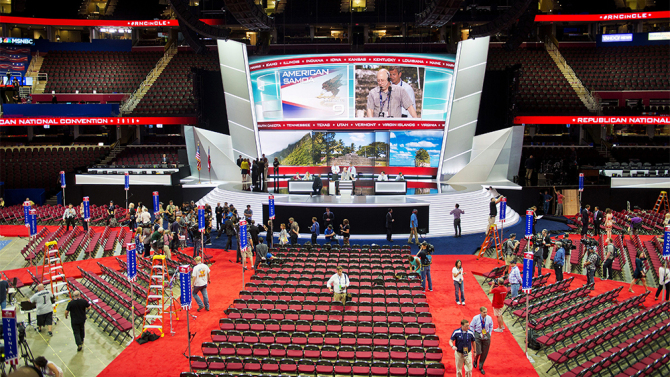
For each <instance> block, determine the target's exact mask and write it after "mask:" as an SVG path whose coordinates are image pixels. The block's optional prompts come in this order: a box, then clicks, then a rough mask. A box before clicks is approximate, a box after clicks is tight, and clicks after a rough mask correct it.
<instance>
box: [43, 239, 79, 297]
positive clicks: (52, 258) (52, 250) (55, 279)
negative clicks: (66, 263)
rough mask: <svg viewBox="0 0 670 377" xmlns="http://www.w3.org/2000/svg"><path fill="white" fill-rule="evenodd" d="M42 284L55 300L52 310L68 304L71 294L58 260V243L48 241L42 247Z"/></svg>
mask: <svg viewBox="0 0 670 377" xmlns="http://www.w3.org/2000/svg"><path fill="white" fill-rule="evenodd" d="M42 284H44V285H49V289H50V291H51V294H52V296H53V297H54V298H55V300H56V301H55V302H54V305H55V306H54V310H56V308H57V307H58V304H60V303H63V302H69V301H70V300H71V299H72V294H71V292H70V289H69V288H68V285H67V278H66V276H65V269H64V268H63V261H62V260H61V258H60V252H59V251H58V243H57V242H56V241H50V242H47V243H46V244H45V245H44V263H43V264H42ZM61 296H65V297H61Z"/></svg>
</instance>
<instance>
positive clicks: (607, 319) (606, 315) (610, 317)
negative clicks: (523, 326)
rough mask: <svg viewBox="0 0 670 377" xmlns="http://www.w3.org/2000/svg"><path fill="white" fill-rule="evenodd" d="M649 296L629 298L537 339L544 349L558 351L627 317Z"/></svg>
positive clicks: (645, 294)
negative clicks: (561, 346) (568, 343)
mask: <svg viewBox="0 0 670 377" xmlns="http://www.w3.org/2000/svg"><path fill="white" fill-rule="evenodd" d="M648 295H649V291H647V292H645V293H643V294H641V295H638V296H634V297H631V298H629V299H628V300H626V301H624V302H621V303H619V304H617V305H615V306H610V307H606V308H603V309H601V310H600V311H598V312H596V313H595V314H593V315H590V316H588V317H586V318H583V319H581V320H579V321H576V322H573V323H572V324H570V325H568V326H562V327H559V328H558V329H557V330H555V331H552V332H549V333H548V334H546V335H542V336H539V337H538V338H537V339H535V340H536V341H537V342H538V343H540V344H541V345H542V346H544V347H552V349H553V350H554V351H556V347H557V346H559V345H561V344H563V343H565V342H567V341H570V340H571V339H573V338H574V337H575V336H580V334H581V333H583V332H591V331H595V330H597V329H598V326H602V325H605V326H609V325H612V324H613V323H614V322H617V321H619V320H620V319H621V317H622V316H627V315H629V314H630V311H631V310H633V309H636V308H638V307H639V306H640V305H641V304H642V303H643V302H644V301H645V299H646V298H647V296H648Z"/></svg>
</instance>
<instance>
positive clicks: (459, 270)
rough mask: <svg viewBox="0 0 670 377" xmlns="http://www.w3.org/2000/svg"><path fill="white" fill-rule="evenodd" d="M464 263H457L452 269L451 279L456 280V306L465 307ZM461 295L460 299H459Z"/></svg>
mask: <svg viewBox="0 0 670 377" xmlns="http://www.w3.org/2000/svg"><path fill="white" fill-rule="evenodd" d="M463 275H465V272H464V271H463V262H461V261H460V260H457V261H456V265H455V266H454V268H452V269H451V278H452V279H453V280H454V293H455V294H456V304H457V305H465V291H464V289H463V284H464V283H463ZM459 293H460V297H459Z"/></svg>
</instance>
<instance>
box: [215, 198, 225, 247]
mask: <svg viewBox="0 0 670 377" xmlns="http://www.w3.org/2000/svg"><path fill="white" fill-rule="evenodd" d="M214 214H215V215H216V230H217V231H219V230H220V229H221V228H222V227H223V207H221V203H216V208H214ZM219 234H220V233H219ZM219 237H220V236H217V237H216V238H219Z"/></svg>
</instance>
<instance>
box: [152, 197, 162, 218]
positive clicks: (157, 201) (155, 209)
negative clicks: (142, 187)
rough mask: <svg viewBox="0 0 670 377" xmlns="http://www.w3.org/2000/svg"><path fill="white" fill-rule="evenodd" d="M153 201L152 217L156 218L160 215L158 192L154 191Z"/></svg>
mask: <svg viewBox="0 0 670 377" xmlns="http://www.w3.org/2000/svg"><path fill="white" fill-rule="evenodd" d="M153 199H154V216H155V217H156V218H158V215H159V214H160V200H159V198H158V191H154V193H153Z"/></svg>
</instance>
